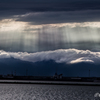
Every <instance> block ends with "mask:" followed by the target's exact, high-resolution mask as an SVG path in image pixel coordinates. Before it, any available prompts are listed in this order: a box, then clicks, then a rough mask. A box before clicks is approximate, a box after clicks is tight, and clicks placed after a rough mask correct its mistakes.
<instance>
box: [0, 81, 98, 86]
mask: <svg viewBox="0 0 100 100" xmlns="http://www.w3.org/2000/svg"><path fill="white" fill-rule="evenodd" d="M0 84H42V85H79V86H80V85H83V86H100V82H69V81H29V80H26V81H25V80H22V81H21V80H0Z"/></svg>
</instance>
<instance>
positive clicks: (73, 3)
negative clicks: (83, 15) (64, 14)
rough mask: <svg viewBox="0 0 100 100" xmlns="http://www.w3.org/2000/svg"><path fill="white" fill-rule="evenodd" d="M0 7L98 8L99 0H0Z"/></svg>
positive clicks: (40, 8) (36, 9)
mask: <svg viewBox="0 0 100 100" xmlns="http://www.w3.org/2000/svg"><path fill="white" fill-rule="evenodd" d="M0 9H29V10H31V11H73V10H74V11H75V10H87V9H100V0H9V1H8V0H1V1H0Z"/></svg>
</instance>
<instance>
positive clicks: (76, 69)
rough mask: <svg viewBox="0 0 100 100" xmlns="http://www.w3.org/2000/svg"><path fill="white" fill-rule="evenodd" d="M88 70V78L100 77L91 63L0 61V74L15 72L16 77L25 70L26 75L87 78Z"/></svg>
mask: <svg viewBox="0 0 100 100" xmlns="http://www.w3.org/2000/svg"><path fill="white" fill-rule="evenodd" d="M89 69H90V76H92V77H95V76H98V77H100V65H96V64H93V63H83V62H82V63H77V64H65V63H56V62H55V61H53V60H49V61H39V62H35V63H32V62H28V61H22V60H18V59H14V58H6V59H0V74H11V73H13V74H14V73H15V72H16V75H26V70H27V75H35V76H53V75H54V74H55V72H57V73H58V74H61V73H62V74H63V76H69V77H70V76H71V77H77V76H79V77H88V76H89Z"/></svg>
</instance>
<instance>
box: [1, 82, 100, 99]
mask: <svg viewBox="0 0 100 100" xmlns="http://www.w3.org/2000/svg"><path fill="white" fill-rule="evenodd" d="M97 92H100V87H99V86H70V85H34V84H0V100H96V99H95V98H94V94H95V93H97ZM99 99H100V98H99ZM99 99H98V100H99Z"/></svg>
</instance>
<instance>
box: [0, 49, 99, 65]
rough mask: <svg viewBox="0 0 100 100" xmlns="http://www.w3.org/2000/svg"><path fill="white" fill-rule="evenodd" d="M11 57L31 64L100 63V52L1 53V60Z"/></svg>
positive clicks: (68, 50)
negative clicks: (39, 62) (51, 61)
mask: <svg viewBox="0 0 100 100" xmlns="http://www.w3.org/2000/svg"><path fill="white" fill-rule="evenodd" d="M11 57H13V58H15V59H20V60H23V61H29V62H38V61H44V60H46V61H47V60H54V61H55V62H57V63H67V64H73V63H79V62H89V63H100V52H91V51H89V50H86V51H85V50H77V49H59V50H54V51H43V52H36V53H27V52H18V53H15V52H5V51H0V59H2V58H11Z"/></svg>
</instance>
